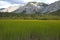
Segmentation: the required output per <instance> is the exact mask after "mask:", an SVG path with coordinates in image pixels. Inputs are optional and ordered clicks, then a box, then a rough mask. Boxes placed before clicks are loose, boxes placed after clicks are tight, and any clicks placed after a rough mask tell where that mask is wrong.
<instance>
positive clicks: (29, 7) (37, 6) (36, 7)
mask: <svg viewBox="0 0 60 40" xmlns="http://www.w3.org/2000/svg"><path fill="white" fill-rule="evenodd" d="M46 6H48V4H45V3H40V2H28V3H27V4H25V5H24V6H22V7H20V8H19V9H17V10H15V11H14V12H15V13H26V14H34V13H40V12H41V10H42V9H43V8H44V7H46Z"/></svg>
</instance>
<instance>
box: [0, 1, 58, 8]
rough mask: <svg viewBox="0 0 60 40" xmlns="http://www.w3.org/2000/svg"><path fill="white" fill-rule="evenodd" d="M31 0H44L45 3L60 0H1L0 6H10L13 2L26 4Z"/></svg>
mask: <svg viewBox="0 0 60 40" xmlns="http://www.w3.org/2000/svg"><path fill="white" fill-rule="evenodd" d="M30 1H37V2H44V3H49V4H50V3H53V2H55V1H58V0H0V8H4V7H8V6H10V5H12V4H14V5H17V4H24V3H27V2H30Z"/></svg>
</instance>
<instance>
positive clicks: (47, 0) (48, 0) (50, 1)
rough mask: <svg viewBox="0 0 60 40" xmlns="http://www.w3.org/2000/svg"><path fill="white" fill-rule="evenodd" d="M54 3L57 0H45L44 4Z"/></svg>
mask: <svg viewBox="0 0 60 40" xmlns="http://www.w3.org/2000/svg"><path fill="white" fill-rule="evenodd" d="M55 1H58V0H46V1H45V3H49V4H50V3H53V2H55Z"/></svg>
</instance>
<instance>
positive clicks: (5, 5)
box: [0, 1, 11, 8]
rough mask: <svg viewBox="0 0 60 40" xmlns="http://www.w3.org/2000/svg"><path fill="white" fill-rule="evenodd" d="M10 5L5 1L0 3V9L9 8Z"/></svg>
mask: <svg viewBox="0 0 60 40" xmlns="http://www.w3.org/2000/svg"><path fill="white" fill-rule="evenodd" d="M10 5H11V4H10V3H8V2H6V1H0V8H5V7H8V6H10Z"/></svg>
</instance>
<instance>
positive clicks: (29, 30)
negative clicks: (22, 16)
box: [0, 20, 60, 40]
mask: <svg viewBox="0 0 60 40" xmlns="http://www.w3.org/2000/svg"><path fill="white" fill-rule="evenodd" d="M0 40H60V20H58V21H56V20H0Z"/></svg>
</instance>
